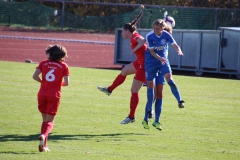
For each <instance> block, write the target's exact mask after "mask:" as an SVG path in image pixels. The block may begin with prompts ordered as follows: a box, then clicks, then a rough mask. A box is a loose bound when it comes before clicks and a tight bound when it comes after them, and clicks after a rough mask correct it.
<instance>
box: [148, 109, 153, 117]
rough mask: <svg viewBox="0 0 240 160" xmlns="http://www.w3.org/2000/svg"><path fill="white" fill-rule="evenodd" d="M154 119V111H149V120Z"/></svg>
mask: <svg viewBox="0 0 240 160" xmlns="http://www.w3.org/2000/svg"><path fill="white" fill-rule="evenodd" d="M153 117H154V110H150V111H148V119H151V118H153Z"/></svg>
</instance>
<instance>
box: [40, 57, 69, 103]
mask: <svg viewBox="0 0 240 160" xmlns="http://www.w3.org/2000/svg"><path fill="white" fill-rule="evenodd" d="M36 69H40V70H41V71H42V82H41V87H40V90H39V93H38V94H41V95H45V96H55V97H58V98H60V97H61V84H62V80H63V77H64V76H69V74H70V72H69V68H68V65H67V64H66V63H64V62H55V61H51V60H44V61H42V62H41V63H40V64H39V66H38V67H37V68H36Z"/></svg>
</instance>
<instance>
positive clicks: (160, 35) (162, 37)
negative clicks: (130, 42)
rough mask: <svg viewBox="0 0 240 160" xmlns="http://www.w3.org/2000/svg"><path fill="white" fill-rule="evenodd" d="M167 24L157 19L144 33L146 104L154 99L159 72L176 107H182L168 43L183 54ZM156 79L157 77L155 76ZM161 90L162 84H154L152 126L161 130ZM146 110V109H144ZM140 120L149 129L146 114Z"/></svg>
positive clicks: (179, 53) (182, 103)
mask: <svg viewBox="0 0 240 160" xmlns="http://www.w3.org/2000/svg"><path fill="white" fill-rule="evenodd" d="M166 27H167V24H166V23H165V22H164V21H163V20H162V19H157V20H156V21H154V22H153V31H150V32H149V33H148V34H147V35H146V42H147V47H148V49H147V50H146V52H145V70H146V80H147V100H148V102H147V104H148V105H146V107H147V106H150V105H152V103H153V99H154V81H153V79H154V78H155V77H156V74H157V73H158V72H159V74H160V75H159V76H158V77H159V79H160V80H161V81H162V80H163V78H162V77H163V76H164V77H165V79H166V81H167V83H168V85H169V86H170V88H171V91H172V93H173V95H174V96H175V98H176V99H177V101H178V107H179V108H184V101H183V100H182V99H181V96H180V92H179V90H178V87H177V85H176V83H175V82H174V80H173V77H172V70H171V67H170V64H169V61H168V58H167V54H168V43H170V44H171V45H172V46H173V48H174V49H175V50H176V51H177V53H178V55H181V56H182V55H183V53H182V51H181V48H180V47H179V46H178V44H177V43H176V41H175V40H174V38H173V37H172V35H171V34H170V33H168V32H167V31H166V30H164V29H165V28H166ZM156 79H157V78H156ZM162 91H163V85H162V84H161V83H159V85H158V84H157V86H156V100H155V121H154V122H153V124H152V125H153V126H154V127H156V129H158V130H162V128H161V126H160V123H159V119H160V114H161V110H162ZM146 111H147V109H146ZM147 114H148V113H145V118H144V120H143V122H142V124H143V126H144V128H146V129H149V126H148V120H147V118H146V117H147V116H146V115H147Z"/></svg>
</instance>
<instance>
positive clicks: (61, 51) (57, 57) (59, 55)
mask: <svg viewBox="0 0 240 160" xmlns="http://www.w3.org/2000/svg"><path fill="white" fill-rule="evenodd" d="M46 54H48V55H49V57H48V59H49V60H52V61H64V59H63V58H64V57H66V56H67V50H66V48H65V47H63V46H61V45H59V44H56V45H54V46H52V45H50V46H48V47H47V49H46Z"/></svg>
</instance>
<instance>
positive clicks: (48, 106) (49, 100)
mask: <svg viewBox="0 0 240 160" xmlns="http://www.w3.org/2000/svg"><path fill="white" fill-rule="evenodd" d="M46 55H48V60H44V61H42V62H41V63H40V64H39V65H38V67H37V68H36V71H35V72H34V74H33V79H34V80H36V81H38V82H40V83H41V86H40V89H39V91H38V110H39V111H40V113H41V115H42V125H41V135H40V136H39V140H40V143H39V146H38V150H39V152H46V151H50V149H49V148H48V146H47V139H48V134H49V133H50V132H51V130H52V129H53V121H54V118H55V116H56V114H57V111H58V108H59V104H60V98H61V86H68V83H69V68H68V65H67V64H66V63H65V62H63V61H64V58H65V57H67V50H66V48H65V47H63V46H61V45H54V46H49V47H48V48H47V49H46ZM40 74H42V77H41V78H40V77H39V75H40ZM63 79H64V81H62V80H63Z"/></svg>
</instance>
